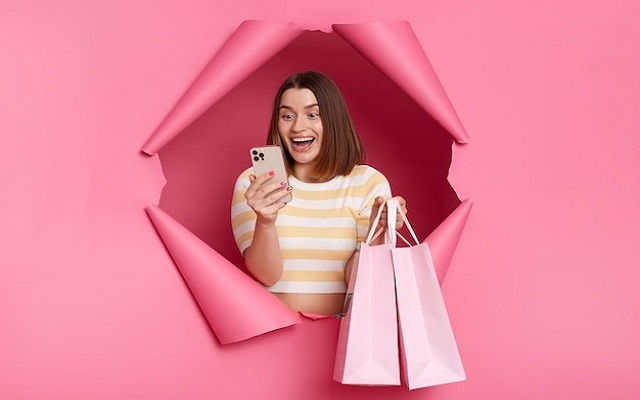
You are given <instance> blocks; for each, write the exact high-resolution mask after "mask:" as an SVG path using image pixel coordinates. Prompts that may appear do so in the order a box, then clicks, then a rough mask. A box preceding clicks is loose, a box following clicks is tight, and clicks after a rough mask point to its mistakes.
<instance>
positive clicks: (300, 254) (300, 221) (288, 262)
mask: <svg viewBox="0 0 640 400" xmlns="http://www.w3.org/2000/svg"><path fill="white" fill-rule="evenodd" d="M252 172H253V171H252V169H251V168H248V169H247V170H245V171H244V172H243V173H242V174H240V176H239V177H238V179H237V181H236V185H235V189H234V192H233V203H232V206H231V225H232V227H233V234H234V236H235V239H236V243H237V245H238V248H239V249H240V252H242V253H244V251H245V250H246V249H247V248H248V247H249V246H251V241H252V240H253V230H254V227H255V221H256V214H255V212H254V211H253V210H252V209H251V208H249V206H248V205H247V202H246V199H245V198H244V192H245V190H246V189H247V188H248V187H249V174H251V173H252ZM289 184H290V185H291V186H293V191H292V192H291V193H292V196H293V199H292V200H291V201H290V202H289V203H288V204H287V205H286V206H285V207H284V208H282V209H281V210H280V211H279V212H278V219H277V220H276V229H277V231H278V238H279V244H280V252H281V253H282V259H283V273H282V277H281V278H280V280H279V281H278V282H277V283H276V284H275V285H273V286H271V287H270V288H269V290H270V291H271V292H275V293H344V292H346V285H345V280H344V269H345V265H346V263H347V261H348V260H349V258H351V256H352V255H353V252H354V251H355V249H356V248H357V246H358V244H359V243H360V242H361V241H363V240H364V239H365V237H364V235H365V234H366V232H367V228H368V225H369V215H370V214H371V206H372V204H373V200H374V199H375V198H376V196H383V197H384V198H388V197H390V196H391V188H390V186H389V182H388V181H387V179H386V178H385V177H384V175H382V174H381V173H380V172H378V171H377V170H375V169H374V168H372V167H370V166H367V165H358V166H356V167H355V168H354V169H353V171H351V173H350V174H349V175H347V176H337V177H335V178H333V179H331V180H330V181H328V182H322V183H306V182H302V181H299V180H297V179H296V178H294V177H292V176H291V177H289Z"/></svg>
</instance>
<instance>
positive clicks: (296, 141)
mask: <svg viewBox="0 0 640 400" xmlns="http://www.w3.org/2000/svg"><path fill="white" fill-rule="evenodd" d="M291 140H292V141H293V142H294V143H304V142H310V141H312V140H313V138H294V139H291Z"/></svg>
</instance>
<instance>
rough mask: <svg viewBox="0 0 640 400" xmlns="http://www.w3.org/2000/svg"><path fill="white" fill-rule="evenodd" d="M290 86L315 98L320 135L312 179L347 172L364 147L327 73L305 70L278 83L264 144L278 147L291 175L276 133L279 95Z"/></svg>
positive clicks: (360, 160)
mask: <svg viewBox="0 0 640 400" xmlns="http://www.w3.org/2000/svg"><path fill="white" fill-rule="evenodd" d="M292 88H294V89H309V90H311V91H312V92H313V94H314V95H315V96H316V99H317V100H318V108H319V109H320V120H321V121H322V135H323V138H322V147H321V148H320V153H319V154H318V159H317V161H316V163H315V167H314V170H313V172H312V177H313V179H314V180H315V181H317V182H326V181H328V180H331V179H333V178H335V177H336V176H338V175H348V174H350V173H351V171H352V170H353V167H355V166H356V165H357V164H362V163H364V160H365V153H364V147H363V145H362V142H361V141H360V137H358V134H357V133H356V131H355V128H354V127H353V122H352V120H351V116H350V115H349V111H348V109H347V104H346V102H345V101H344V98H343V97H342V93H340V90H339V89H338V87H337V86H336V84H335V83H334V82H333V81H332V80H331V79H330V78H329V77H328V76H326V75H324V74H321V73H319V72H315V71H306V72H300V73H297V74H294V75H291V76H290V77H288V78H287V79H286V80H285V81H284V82H283V83H282V85H281V86H280V89H279V90H278V92H277V94H276V97H275V99H274V101H273V113H272V114H271V126H270V128H269V135H268V137H267V144H269V145H278V146H280V148H281V149H282V152H283V153H284V159H285V167H286V169H287V172H288V173H289V174H290V175H293V166H294V163H295V161H294V160H293V157H291V154H290V153H289V150H288V149H287V148H286V146H284V145H283V141H282V138H281V137H280V133H279V132H278V121H279V119H280V102H281V101H282V94H283V93H284V92H285V91H287V90H289V89H292Z"/></svg>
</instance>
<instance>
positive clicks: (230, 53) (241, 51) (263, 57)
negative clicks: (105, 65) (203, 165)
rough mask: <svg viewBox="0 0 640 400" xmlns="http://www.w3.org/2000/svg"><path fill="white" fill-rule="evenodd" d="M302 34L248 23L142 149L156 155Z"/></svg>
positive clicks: (199, 77) (287, 29)
mask: <svg viewBox="0 0 640 400" xmlns="http://www.w3.org/2000/svg"><path fill="white" fill-rule="evenodd" d="M302 32H303V31H302V30H301V29H298V28H295V27H293V26H291V25H281V24H275V23H269V22H263V21H245V22H243V23H242V24H240V26H239V27H238V29H237V30H236V31H235V32H234V33H233V35H232V36H231V37H230V38H229V40H228V41H227V42H226V43H225V44H224V45H223V46H222V48H220V50H219V51H218V53H217V54H216V55H215V56H214V57H213V59H212V60H211V61H210V62H209V64H208V65H207V66H206V67H205V68H204V70H203V71H202V72H201V73H200V75H199V76H198V77H197V78H196V80H195V81H194V82H193V83H192V84H191V86H190V87H189V89H187V91H186V92H185V94H184V95H183V96H182V98H181V99H180V100H179V101H178V103H177V104H176V105H175V106H174V107H173V109H172V110H171V112H170V113H169V114H168V115H167V116H166V117H165V119H164V121H162V123H161V124H160V126H159V127H158V128H157V129H156V131H155V132H154V133H153V135H152V136H151V138H149V140H148V141H147V143H146V144H145V145H144V146H143V148H142V151H144V152H145V153H147V154H149V155H153V154H155V153H157V152H158V151H159V150H160V149H161V148H162V146H164V145H165V144H167V142H169V141H170V140H171V139H173V138H174V137H175V136H176V135H178V134H179V133H180V132H182V131H183V130H184V129H185V128H186V127H187V126H189V125H190V124H191V123H192V122H193V121H195V120H196V119H197V118H198V117H200V116H201V115H202V114H203V113H204V112H205V111H206V110H208V109H209V108H210V107H211V106H212V105H213V104H215V103H216V102H217V101H218V100H220V99H221V98H222V97H223V96H224V95H225V94H227V93H228V92H230V91H231V90H232V89H233V88H234V87H236V86H237V85H238V84H239V83H240V82H242V81H243V80H244V79H245V78H247V77H248V76H249V75H250V74H251V73H253V72H254V71H255V70H257V69H258V68H259V67H260V66H261V65H262V64H264V63H265V62H267V61H268V60H269V59H270V58H271V57H273V56H274V55H275V54H276V53H278V52H279V51H280V50H282V49H283V48H284V47H285V46H286V45H287V44H289V43H290V42H291V41H292V40H293V39H295V38H296V37H297V36H298V35H300V34H301V33H302Z"/></svg>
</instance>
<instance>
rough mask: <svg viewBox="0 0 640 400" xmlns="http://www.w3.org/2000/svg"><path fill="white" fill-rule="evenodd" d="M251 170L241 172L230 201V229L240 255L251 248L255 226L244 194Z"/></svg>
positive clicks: (253, 217) (253, 216)
mask: <svg viewBox="0 0 640 400" xmlns="http://www.w3.org/2000/svg"><path fill="white" fill-rule="evenodd" d="M251 171H252V169H251V168H247V169H246V170H245V171H243V172H242V173H241V174H240V176H238V179H236V183H235V185H234V188H233V198H232V201H231V228H232V229H233V237H234V239H235V241H236V245H237V246H238V249H239V250H240V253H243V254H244V251H245V250H246V249H247V248H248V247H249V246H251V242H252V241H253V231H254V228H255V225H256V214H255V212H254V211H253V210H252V209H251V208H250V207H249V205H248V204H247V200H246V199H245V198H244V193H245V192H246V190H247V188H248V187H249V184H250V181H249V175H250V174H251Z"/></svg>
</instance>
